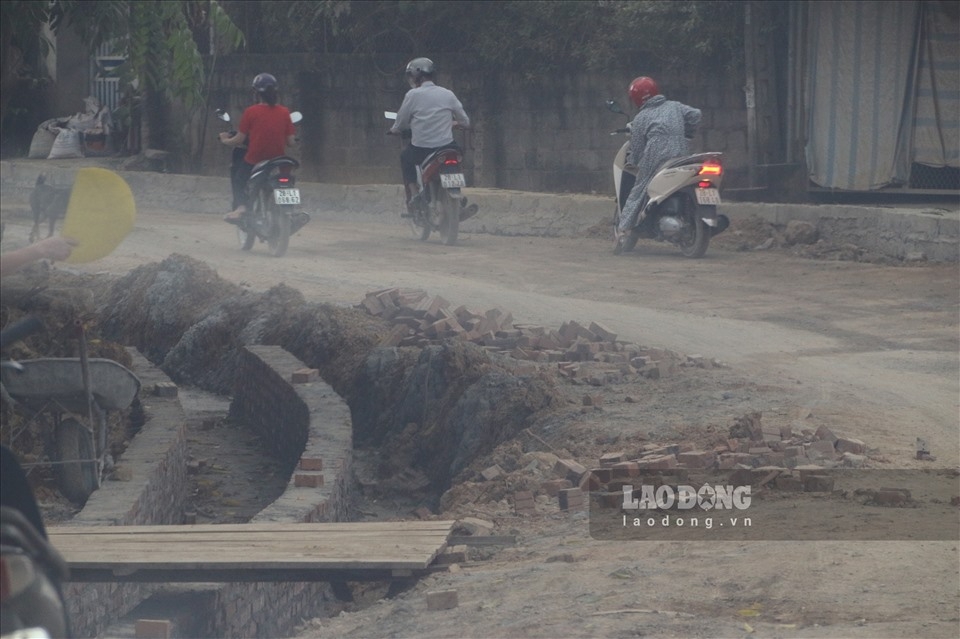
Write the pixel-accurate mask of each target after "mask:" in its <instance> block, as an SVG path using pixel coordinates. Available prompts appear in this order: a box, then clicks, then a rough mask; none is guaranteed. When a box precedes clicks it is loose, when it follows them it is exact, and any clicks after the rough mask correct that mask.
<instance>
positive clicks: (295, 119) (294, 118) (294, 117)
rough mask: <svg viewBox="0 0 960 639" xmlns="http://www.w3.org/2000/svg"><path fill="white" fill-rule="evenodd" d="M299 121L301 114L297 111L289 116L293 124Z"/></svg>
mask: <svg viewBox="0 0 960 639" xmlns="http://www.w3.org/2000/svg"><path fill="white" fill-rule="evenodd" d="M301 120H303V114H302V113H300V112H299V111H294V112H293V113H291V114H290V121H291V122H293V123H294V124H297V123H298V122H300V121H301Z"/></svg>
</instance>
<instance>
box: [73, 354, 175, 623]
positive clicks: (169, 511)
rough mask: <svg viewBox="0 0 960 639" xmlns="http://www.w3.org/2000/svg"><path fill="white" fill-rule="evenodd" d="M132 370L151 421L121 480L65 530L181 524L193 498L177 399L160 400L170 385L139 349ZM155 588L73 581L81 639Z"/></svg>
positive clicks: (134, 444)
mask: <svg viewBox="0 0 960 639" xmlns="http://www.w3.org/2000/svg"><path fill="white" fill-rule="evenodd" d="M127 351H128V352H129V353H130V355H131V357H132V358H133V363H132V365H131V369H132V370H133V372H134V373H136V375H137V376H138V377H139V378H140V383H141V389H140V403H141V404H142V406H143V410H144V414H145V416H146V421H145V423H144V425H143V428H142V429H141V430H140V432H139V433H137V435H136V436H135V437H134V438H133V440H132V441H131V443H130V446H129V447H128V448H127V450H126V451H125V452H124V454H123V455H122V456H121V457H120V460H119V463H118V469H117V472H116V473H115V475H116V476H120V477H124V479H125V481H106V482H104V484H103V485H102V486H101V487H100V489H99V490H96V491H94V493H93V494H92V495H90V498H89V499H88V500H87V503H86V504H85V505H84V507H83V510H81V511H80V512H79V513H78V514H77V516H76V517H74V518H73V519H72V520H71V521H70V522H68V523H66V524H64V525H65V526H70V525H73V526H136V525H156V524H179V523H181V522H182V521H183V510H184V505H185V504H186V500H187V496H188V495H187V491H188V489H189V483H188V480H187V442H186V419H185V415H184V412H183V408H182V407H181V406H180V401H179V400H178V399H177V398H176V397H158V396H155V395H153V388H154V386H155V385H156V384H158V383H161V382H167V383H170V378H168V377H167V376H166V375H165V374H164V373H163V372H162V371H161V370H159V369H158V368H157V367H155V366H153V365H152V364H151V363H150V362H149V361H147V359H146V358H145V357H144V356H143V355H141V354H140V353H139V352H138V351H137V350H136V349H132V348H130V349H127ZM156 588H157V587H156V586H154V585H150V584H144V585H141V584H120V583H68V584H66V587H65V593H64V594H65V596H66V599H67V602H68V604H69V606H70V619H71V622H72V624H73V632H74V635H75V636H77V637H94V636H97V635H99V634H100V633H101V632H102V631H103V630H104V629H105V628H107V627H108V626H109V625H110V624H111V623H113V622H114V621H116V620H117V619H119V618H120V617H121V616H123V615H124V614H126V613H127V612H129V611H130V610H132V609H133V608H134V607H135V606H136V605H137V604H138V603H140V601H142V600H143V599H145V598H146V597H148V596H149V595H150V594H151V593H152V592H153V591H154V590H156Z"/></svg>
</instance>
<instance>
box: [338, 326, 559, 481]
mask: <svg viewBox="0 0 960 639" xmlns="http://www.w3.org/2000/svg"><path fill="white" fill-rule="evenodd" d="M355 388H356V394H355V396H354V399H355V401H354V402H352V403H351V405H352V406H353V411H354V432H355V436H356V440H357V443H358V444H359V445H377V446H379V447H380V449H381V450H382V451H384V452H389V455H388V456H387V455H384V456H383V459H382V460H381V466H380V474H381V477H384V478H388V477H390V476H393V475H396V474H401V473H403V472H404V471H405V470H406V469H408V468H414V469H417V470H419V471H421V472H423V473H424V474H425V475H426V477H427V478H428V479H429V480H430V482H431V484H432V485H433V486H434V487H435V488H440V489H444V488H446V487H447V486H449V483H450V481H451V478H453V477H455V476H456V475H457V474H458V473H460V472H461V471H463V470H464V469H465V468H466V467H467V466H468V465H469V464H470V463H471V462H472V461H473V460H474V459H475V458H476V457H477V456H478V455H481V454H484V453H486V452H488V451H490V450H491V449H493V448H494V447H495V446H497V445H498V444H500V443H502V442H504V441H506V440H508V439H510V438H511V437H514V436H515V435H516V434H517V433H518V432H519V431H520V430H521V429H523V428H525V427H528V426H530V425H532V423H533V422H535V421H536V420H537V419H538V418H540V417H541V416H542V415H543V413H544V411H550V410H552V409H554V408H556V407H558V406H560V405H561V400H560V395H559V394H558V392H557V391H556V389H555V388H554V387H553V384H552V383H551V382H550V381H549V380H548V379H546V378H540V377H533V376H525V377H516V376H514V375H511V374H509V373H508V372H506V371H504V370H503V369H501V368H500V367H498V366H497V365H496V364H494V363H493V362H491V360H490V358H489V356H488V354H487V353H486V352H485V351H484V350H483V349H482V348H480V347H478V346H476V345H474V344H469V343H464V342H457V341H448V342H445V343H443V344H439V345H430V346H428V347H427V348H425V349H423V350H422V351H417V350H416V349H406V348H383V349H377V350H376V351H374V352H372V353H371V354H370V356H369V357H368V358H367V360H366V362H365V365H364V368H363V371H362V373H361V375H360V376H359V377H358V379H357V384H356V387H355Z"/></svg>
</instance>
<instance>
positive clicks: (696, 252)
mask: <svg viewBox="0 0 960 639" xmlns="http://www.w3.org/2000/svg"><path fill="white" fill-rule="evenodd" d="M699 207H700V205H697V204H694V203H693V202H692V201H690V200H687V205H686V211H685V213H684V228H683V231H681V235H680V237H679V238H677V240H676V243H677V246H679V247H680V252H681V253H682V254H683V256H684V257H689V258H691V259H696V258H700V257H703V255H704V253H706V252H707V247H708V246H710V229H709V228H707V225H706V224H704V222H703V216H702V215H701V211H700V208H699ZM704 208H706V206H704ZM710 208H714V207H710Z"/></svg>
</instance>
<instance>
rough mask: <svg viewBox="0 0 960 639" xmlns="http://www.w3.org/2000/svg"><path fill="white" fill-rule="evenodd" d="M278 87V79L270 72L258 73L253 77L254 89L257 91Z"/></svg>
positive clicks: (261, 91)
mask: <svg viewBox="0 0 960 639" xmlns="http://www.w3.org/2000/svg"><path fill="white" fill-rule="evenodd" d="M271 88H272V89H274V90H276V89H277V79H276V78H275V77H273V76H272V75H270V74H269V73H258V74H257V77H255V78H254V79H253V90H254V91H256V92H257V93H263V92H264V91H266V90H267V89H271Z"/></svg>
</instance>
